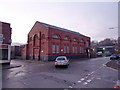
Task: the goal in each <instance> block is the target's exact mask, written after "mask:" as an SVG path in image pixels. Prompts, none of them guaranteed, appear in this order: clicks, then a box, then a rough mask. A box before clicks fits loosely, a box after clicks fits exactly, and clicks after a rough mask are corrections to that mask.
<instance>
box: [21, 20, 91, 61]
mask: <svg viewBox="0 0 120 90" xmlns="http://www.w3.org/2000/svg"><path fill="white" fill-rule="evenodd" d="M22 53H23V54H22V56H23V58H24V59H35V60H54V59H55V58H56V57H57V56H61V55H62V56H67V57H69V58H80V57H87V56H90V37H87V36H85V35H82V34H80V33H78V32H74V31H71V30H67V29H63V28H60V27H56V26H53V25H49V24H45V23H42V22H38V21H36V23H35V24H34V26H33V27H32V29H31V30H30V32H29V33H28V40H27V44H26V45H25V46H24V48H23V51H22Z"/></svg>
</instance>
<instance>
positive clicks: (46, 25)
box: [37, 21, 85, 36]
mask: <svg viewBox="0 0 120 90" xmlns="http://www.w3.org/2000/svg"><path fill="white" fill-rule="evenodd" d="M37 22H39V21H37ZM39 23H41V24H42V25H44V26H45V27H50V28H54V29H58V30H61V31H65V32H70V33H74V34H77V35H81V36H85V35H82V34H80V33H79V32H75V31H71V30H68V29H64V28H60V27H56V26H54V25H50V24H46V23H43V22H39Z"/></svg>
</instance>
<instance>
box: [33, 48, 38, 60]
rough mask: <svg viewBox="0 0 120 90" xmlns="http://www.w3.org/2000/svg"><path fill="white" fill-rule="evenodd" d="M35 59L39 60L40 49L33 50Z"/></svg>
mask: <svg viewBox="0 0 120 90" xmlns="http://www.w3.org/2000/svg"><path fill="white" fill-rule="evenodd" d="M33 59H35V60H39V49H38V48H34V49H33Z"/></svg>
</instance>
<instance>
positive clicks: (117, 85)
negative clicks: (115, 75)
mask: <svg viewBox="0 0 120 90" xmlns="http://www.w3.org/2000/svg"><path fill="white" fill-rule="evenodd" d="M114 88H116V89H120V80H117V82H116V84H115V86H114Z"/></svg>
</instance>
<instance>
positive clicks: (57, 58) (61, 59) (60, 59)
mask: <svg viewBox="0 0 120 90" xmlns="http://www.w3.org/2000/svg"><path fill="white" fill-rule="evenodd" d="M57 60H65V58H57Z"/></svg>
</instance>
